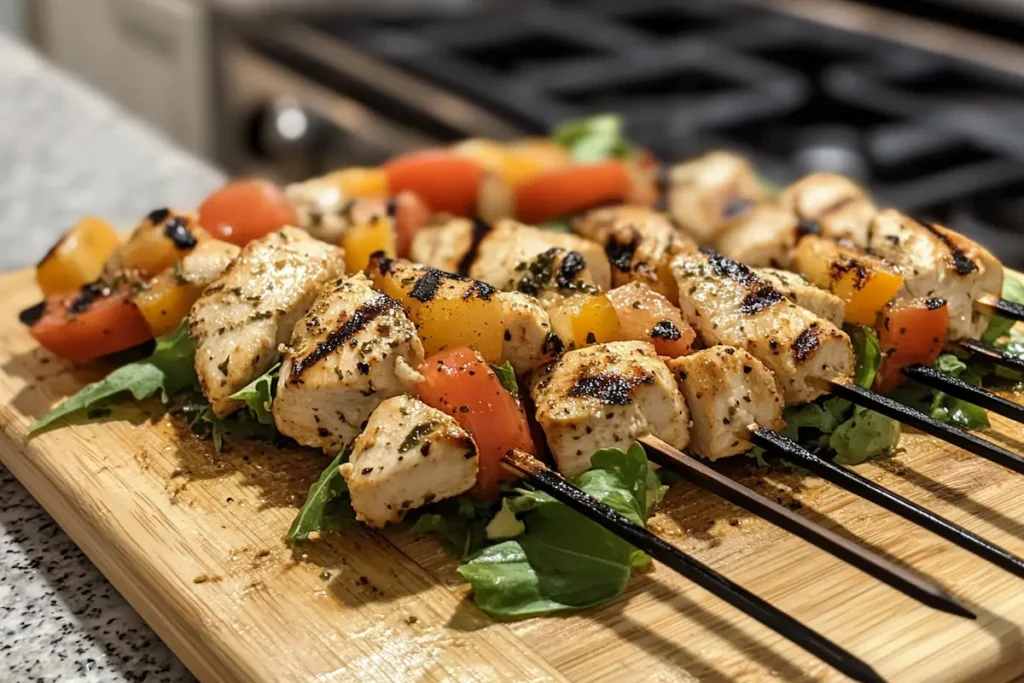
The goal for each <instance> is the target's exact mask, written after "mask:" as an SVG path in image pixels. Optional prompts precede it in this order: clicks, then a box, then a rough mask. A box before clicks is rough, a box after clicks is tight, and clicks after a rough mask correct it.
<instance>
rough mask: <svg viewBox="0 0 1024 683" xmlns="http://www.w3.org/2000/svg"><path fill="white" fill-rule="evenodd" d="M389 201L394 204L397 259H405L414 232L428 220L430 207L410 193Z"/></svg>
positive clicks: (404, 193) (403, 193)
mask: <svg viewBox="0 0 1024 683" xmlns="http://www.w3.org/2000/svg"><path fill="white" fill-rule="evenodd" d="M391 201H393V202H395V235H396V242H397V244H396V248H397V250H398V255H399V257H401V258H405V257H407V256H408V255H409V249H410V248H411V247H412V238H413V237H414V236H415V235H416V231H417V230H419V229H420V228H422V227H423V226H424V225H426V223H427V221H428V220H430V207H428V206H427V205H426V204H425V203H424V202H423V200H421V199H420V198H419V197H418V196H417V195H415V194H413V193H412V192H402V193H401V194H399V195H398V196H396V197H394V198H393V199H392V200H391Z"/></svg>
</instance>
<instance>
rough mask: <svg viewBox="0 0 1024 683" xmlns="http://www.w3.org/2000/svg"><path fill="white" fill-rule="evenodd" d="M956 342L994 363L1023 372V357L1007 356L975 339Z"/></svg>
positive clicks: (966, 349)
mask: <svg viewBox="0 0 1024 683" xmlns="http://www.w3.org/2000/svg"><path fill="white" fill-rule="evenodd" d="M957 344H959V345H960V348H962V349H964V350H965V351H968V352H970V353H973V354H974V355H976V356H981V357H982V358H985V359H987V360H990V361H992V362H993V363H995V364H996V365H1002V366H1003V367H1004V368H1009V369H1010V370H1016V371H1017V372H1024V358H1019V357H1017V356H1009V355H1007V354H1005V353H1003V352H1002V351H1000V350H999V349H995V348H992V347H991V346H989V345H988V344H986V343H984V342H981V341H978V340H976V339H965V340H964V341H960V342H957Z"/></svg>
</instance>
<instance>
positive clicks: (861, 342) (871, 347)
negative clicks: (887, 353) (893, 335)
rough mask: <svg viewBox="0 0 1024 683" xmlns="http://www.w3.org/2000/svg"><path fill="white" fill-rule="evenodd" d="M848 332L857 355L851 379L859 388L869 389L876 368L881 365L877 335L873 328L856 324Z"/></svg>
mask: <svg viewBox="0 0 1024 683" xmlns="http://www.w3.org/2000/svg"><path fill="white" fill-rule="evenodd" d="M849 332H850V340H851V341H852V342H853V349H854V352H855V353H856V357H857V366H856V369H855V370H854V373H853V381H854V382H856V383H857V386H859V387H861V388H864V389H870V388H871V385H872V384H874V382H875V375H877V374H878V368H880V367H881V366H882V347H881V346H880V345H879V344H878V335H876V334H875V331H874V330H873V329H871V328H870V327H865V326H864V325H857V326H856V327H853V328H852V329H851V330H849Z"/></svg>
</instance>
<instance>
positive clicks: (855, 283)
mask: <svg viewBox="0 0 1024 683" xmlns="http://www.w3.org/2000/svg"><path fill="white" fill-rule="evenodd" d="M902 286H903V276H902V275H898V274H896V273H887V272H884V271H873V272H869V273H867V275H866V277H863V278H862V277H861V276H860V275H859V274H857V273H854V272H853V271H848V272H846V273H844V274H843V276H842V277H841V278H839V279H838V280H835V281H834V282H833V284H832V293H833V294H835V295H836V296H838V297H839V298H840V299H842V300H843V301H845V302H846V315H845V316H844V318H843V320H844V321H845V322H848V323H853V324H854V325H874V324H875V320H876V318H877V317H878V314H879V313H880V312H881V311H882V309H883V308H885V305H886V304H887V303H889V301H890V300H891V299H892V298H893V296H895V295H896V292H898V291H899V290H900V287H902Z"/></svg>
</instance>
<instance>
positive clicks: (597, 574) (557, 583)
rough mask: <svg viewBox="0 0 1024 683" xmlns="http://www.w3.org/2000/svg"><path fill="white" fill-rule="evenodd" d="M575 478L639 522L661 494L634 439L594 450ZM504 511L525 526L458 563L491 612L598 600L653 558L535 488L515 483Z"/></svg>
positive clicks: (528, 611)
mask: <svg viewBox="0 0 1024 683" xmlns="http://www.w3.org/2000/svg"><path fill="white" fill-rule="evenodd" d="M592 463H593V467H592V468H591V469H590V470H588V471H587V472H585V473H583V474H581V475H580V476H578V477H575V478H573V483H575V484H576V485H577V486H579V487H580V488H582V489H583V490H584V491H586V492H587V493H590V494H591V495H593V496H595V497H597V498H598V499H599V500H601V501H602V502H604V503H606V504H608V505H610V506H612V507H613V508H615V509H616V510H617V511H618V512H620V513H621V514H623V515H625V516H627V517H628V518H630V519H632V520H633V521H635V522H637V523H639V524H643V523H644V521H645V520H646V519H647V515H648V511H649V509H650V506H651V505H653V503H654V502H655V501H656V500H658V499H659V497H660V496H661V495H662V494H663V488H662V486H661V483H660V482H658V481H657V476H656V475H655V476H654V477H653V478H652V477H651V469H650V467H649V466H648V464H647V457H646V455H645V454H644V450H643V448H642V447H641V446H640V445H639V444H634V445H633V446H632V447H630V449H629V450H628V451H625V452H623V451H620V450H617V449H607V450H602V451H598V452H597V453H595V454H594V457H593V459H592ZM515 494H516V495H514V496H513V497H511V498H509V499H508V501H509V502H508V506H509V509H510V510H511V511H512V512H513V513H515V514H519V515H522V521H523V524H524V525H525V527H526V532H525V533H523V534H521V535H520V536H518V537H517V538H515V539H513V540H508V541H505V542H503V543H498V544H496V545H492V546H488V547H486V548H484V549H483V550H481V551H480V552H478V553H476V554H475V555H473V556H472V557H471V558H469V560H467V561H465V562H464V563H463V564H462V565H461V566H460V567H459V573H460V574H461V575H462V576H463V578H465V579H466V580H467V581H468V582H469V583H470V584H472V586H473V591H474V600H475V601H476V603H477V605H478V606H479V607H480V608H481V609H483V610H484V611H486V612H488V613H489V614H491V615H493V616H496V617H504V618H515V617H525V616H535V615H538V614H547V613H551V612H559V611H564V610H572V609H581V608H585V607H590V606H592V605H597V604H600V603H602V602H605V601H606V600H609V599H611V598H613V597H615V596H617V595H619V594H621V593H622V591H623V590H624V589H625V587H626V583H627V582H628V581H629V577H630V575H631V573H632V570H633V568H634V567H637V566H640V565H642V564H646V563H647V562H650V558H649V557H647V556H646V555H645V554H644V553H641V552H639V551H638V550H636V549H635V548H633V547H632V546H631V545H629V544H628V543H626V542H625V541H623V540H621V539H620V538H618V537H617V536H615V535H614V534H611V533H609V532H607V531H605V530H604V529H603V528H602V527H600V526H598V525H597V524H594V523H593V522H591V521H590V520H588V519H587V518H585V517H583V516H582V515H580V514H578V513H576V512H574V511H573V510H571V509H569V508H568V507H566V506H564V505H562V504H561V503H559V502H557V501H556V500H554V499H553V498H551V497H550V496H548V495H547V494H545V493H542V492H539V491H532V490H527V489H517V490H516V491H515Z"/></svg>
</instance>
